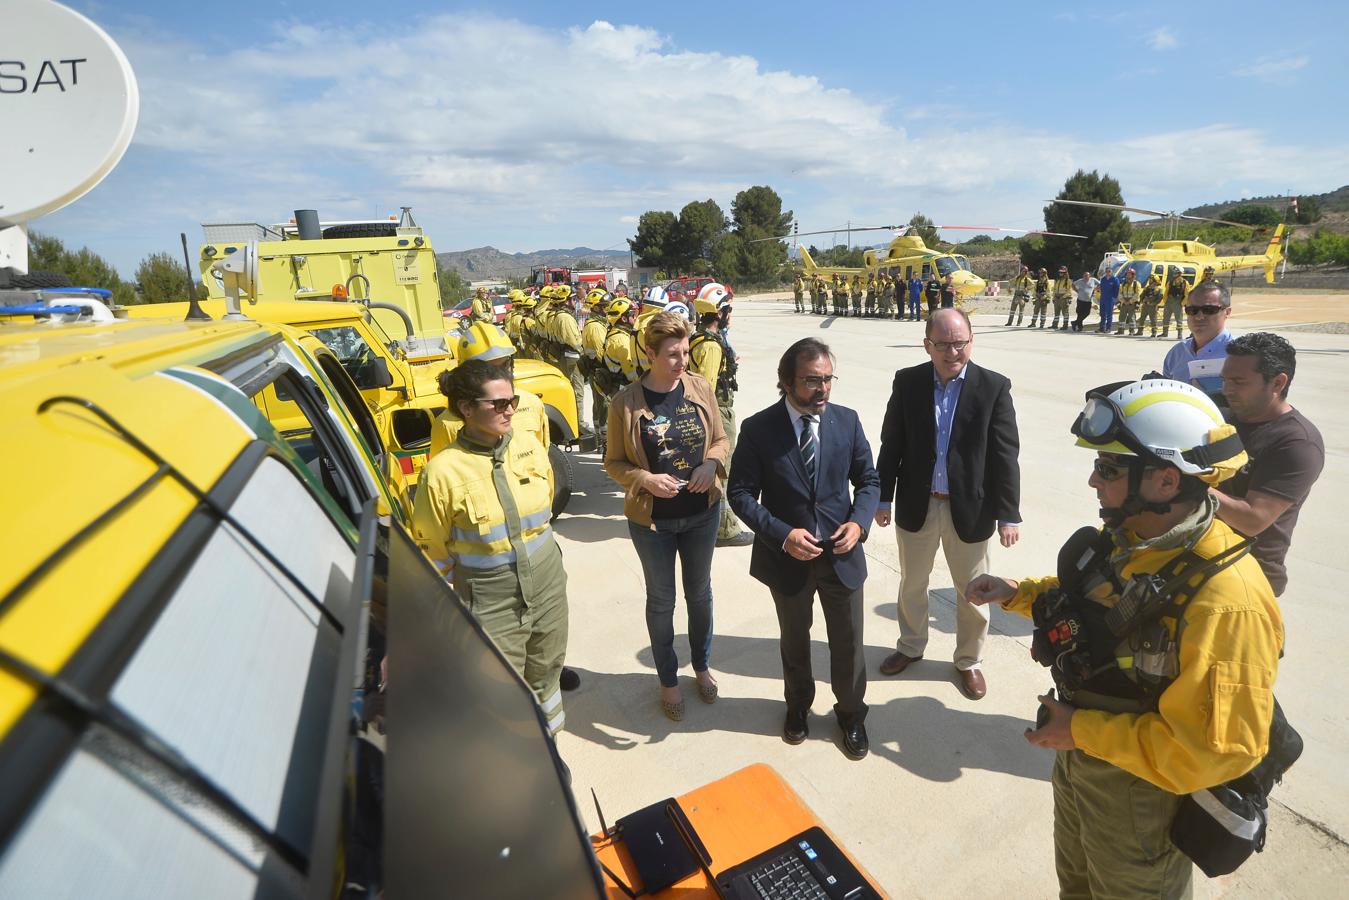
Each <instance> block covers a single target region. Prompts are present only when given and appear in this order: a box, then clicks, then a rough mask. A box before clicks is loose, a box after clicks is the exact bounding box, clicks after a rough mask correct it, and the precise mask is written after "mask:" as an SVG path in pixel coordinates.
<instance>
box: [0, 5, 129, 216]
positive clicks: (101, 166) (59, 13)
mask: <svg viewBox="0 0 1349 900" xmlns="http://www.w3.org/2000/svg"><path fill="white" fill-rule="evenodd" d="M4 7H5V9H4V14H3V18H4V23H5V29H4V31H5V41H4V44H5V51H4V58H3V59H0V94H3V95H4V104H3V110H4V134H5V138H4V140H3V141H0V228H3V227H4V226H7V225H19V224H22V223H24V222H29V221H31V220H33V219H36V218H37V217H39V216H43V215H46V214H47V213H50V212H54V211H56V210H58V209H60V208H61V207H63V206H65V205H67V204H69V203H71V202H73V201H75V200H78V199H79V198H80V197H82V196H84V195H85V194H86V193H88V192H89V191H90V190H92V189H93V187H94V186H95V185H97V184H98V183H99V182H100V181H102V180H103V179H104V178H105V177H106V176H107V174H108V173H109V172H111V171H112V170H113V167H114V166H116V165H117V163H118V161H119V160H120V159H121V158H122V154H123V153H125V152H126V148H127V146H128V145H129V144H130V143H131V135H132V134H133V133H134V132H135V130H136V118H137V115H138V114H139V111H140V94H139V92H138V91H137V89H136V76H135V75H134V74H133V73H132V71H131V64H130V63H129V62H127V58H126V56H125V55H124V54H123V53H122V51H121V49H120V48H119V47H118V46H117V44H115V43H114V42H113V40H112V38H110V37H108V35H107V33H106V32H104V31H103V29H101V28H99V27H98V26H97V25H95V24H94V23H93V22H91V21H89V20H88V19H86V18H85V17H84V16H82V15H80V14H79V13H77V12H75V11H74V10H71V9H67V8H66V7H64V6H62V5H60V4H59V3H54V2H52V0H5V2H4Z"/></svg>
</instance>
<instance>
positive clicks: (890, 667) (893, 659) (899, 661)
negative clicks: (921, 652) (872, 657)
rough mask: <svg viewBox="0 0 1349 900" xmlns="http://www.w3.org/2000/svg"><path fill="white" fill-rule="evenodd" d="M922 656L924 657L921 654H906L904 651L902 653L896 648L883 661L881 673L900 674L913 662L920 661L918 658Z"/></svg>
mask: <svg viewBox="0 0 1349 900" xmlns="http://www.w3.org/2000/svg"><path fill="white" fill-rule="evenodd" d="M922 658H923V657H921V656H905V655H904V654H903V653H900V652H899V651H898V650H896V651H895V652H894V653H891V654H890V655H889V656H887V657H886V658H885V659H884V660H883V661H882V662H881V674H882V675H898V674H899V673H900V672H903V671H904V670H905V669H907V668H908V667H909V666H910V665H911V664H912V663H916V662H918V660H920V659H922Z"/></svg>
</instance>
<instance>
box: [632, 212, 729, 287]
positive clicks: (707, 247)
mask: <svg viewBox="0 0 1349 900" xmlns="http://www.w3.org/2000/svg"><path fill="white" fill-rule="evenodd" d="M639 224H640V223H639ZM726 224H727V223H726V214H725V213H724V212H722V211H721V207H720V206H718V205H717V201H715V200H695V201H693V202H692V203H688V204H685V206H684V208H683V209H681V210H680V211H679V228H678V230H677V232H676V234H677V240H676V246H677V247H678V260H679V262H680V263H681V264H682V265H683V267H684V268H687V269H690V270H692V269H694V268H695V266H694V262H695V261H697V260H703V261H705V262H706V261H709V260H710V259H711V256H712V245H713V242H714V241H715V240H716V238H717V237H718V236H719V235H720V234H721V233H722V232H723V231H725V230H726Z"/></svg>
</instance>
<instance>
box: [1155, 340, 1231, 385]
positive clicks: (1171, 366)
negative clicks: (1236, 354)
mask: <svg viewBox="0 0 1349 900" xmlns="http://www.w3.org/2000/svg"><path fill="white" fill-rule="evenodd" d="M1231 342H1232V332H1230V331H1228V330H1227V329H1226V328H1224V329H1223V330H1222V333H1221V334H1219V335H1218V336H1217V337H1215V338H1214V339H1213V340H1211V341H1209V342H1208V343H1207V344H1205V345H1204V346H1203V347H1201V348H1200V349H1199V350H1198V351H1196V350H1195V349H1194V337H1193V336H1190V337H1187V338H1184V339H1183V340H1180V341H1177V342H1176V345H1175V346H1174V347H1172V348H1171V349H1170V350H1168V351H1167V353H1166V360H1165V361H1164V362H1163V363H1162V374H1163V375H1165V376H1166V377H1167V378H1170V379H1171V380H1172V381H1183V382H1185V383H1186V384H1191V385H1194V386H1195V387H1197V388H1199V389H1200V390H1201V391H1203V392H1204V393H1205V394H1220V393H1222V389H1223V376H1222V366H1223V360H1225V359H1227V345H1228V344H1230V343H1231ZM1196 364H1197V365H1196ZM1201 373H1203V374H1201Z"/></svg>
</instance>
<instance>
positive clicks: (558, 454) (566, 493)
mask: <svg viewBox="0 0 1349 900" xmlns="http://www.w3.org/2000/svg"><path fill="white" fill-rule="evenodd" d="M548 462H549V464H550V465H552V467H553V518H554V519H556V518H557V517H558V516H560V515H562V511H563V510H564V509H566V508H567V502H568V501H569V500H571V484H572V471H571V460H570V459H568V458H567V454H565V453H563V452H562V448H561V447H559V446H558V445H557V444H549V445H548Z"/></svg>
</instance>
